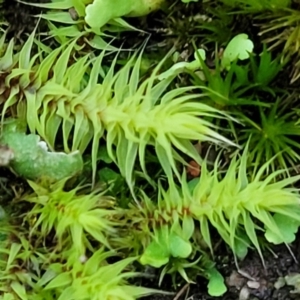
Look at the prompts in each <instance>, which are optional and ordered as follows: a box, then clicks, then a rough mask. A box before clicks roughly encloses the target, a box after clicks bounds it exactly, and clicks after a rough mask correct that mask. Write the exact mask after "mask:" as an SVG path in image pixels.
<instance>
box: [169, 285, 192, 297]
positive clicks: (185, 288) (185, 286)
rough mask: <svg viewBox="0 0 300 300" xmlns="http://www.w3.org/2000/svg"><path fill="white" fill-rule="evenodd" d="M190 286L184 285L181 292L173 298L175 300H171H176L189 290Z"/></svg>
mask: <svg viewBox="0 0 300 300" xmlns="http://www.w3.org/2000/svg"><path fill="white" fill-rule="evenodd" d="M189 286H190V284H189V283H186V284H185V285H184V286H183V287H182V288H181V290H180V291H179V292H178V293H177V295H176V296H175V298H174V299H173V300H178V299H179V297H180V296H181V295H182V294H183V293H184V292H185V291H186V290H187V289H188V288H189Z"/></svg>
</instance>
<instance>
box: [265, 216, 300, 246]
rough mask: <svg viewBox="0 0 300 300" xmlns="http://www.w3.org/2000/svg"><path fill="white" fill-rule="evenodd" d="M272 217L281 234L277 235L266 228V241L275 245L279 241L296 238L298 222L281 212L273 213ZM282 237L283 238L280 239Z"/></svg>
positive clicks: (289, 241) (290, 241)
mask: <svg viewBox="0 0 300 300" xmlns="http://www.w3.org/2000/svg"><path fill="white" fill-rule="evenodd" d="M273 219H274V221H275V223H276V225H277V226H278V229H279V230H280V232H281V236H278V234H276V233H275V232H273V231H271V230H270V229H269V228H267V229H266V233H265V237H266V239H267V240H268V242H270V243H273V244H275V245H278V244H281V243H287V244H289V243H292V242H293V241H294V240H295V238H296V236H295V234H296V233H297V231H298V228H299V226H300V224H299V222H297V221H296V220H294V219H291V218H289V217H287V216H284V215H282V214H275V215H274V216H273ZM282 238H284V240H282Z"/></svg>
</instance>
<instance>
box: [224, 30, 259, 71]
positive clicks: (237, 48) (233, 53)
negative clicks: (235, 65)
mask: <svg viewBox="0 0 300 300" xmlns="http://www.w3.org/2000/svg"><path fill="white" fill-rule="evenodd" d="M253 48H254V44H253V42H252V41H251V40H249V39H248V35H247V34H245V33H241V34H238V35H236V36H235V37H234V38H233V39H232V40H231V41H230V42H229V43H228V45H227V47H226V48H225V50H224V53H223V58H222V67H223V68H229V67H230V64H231V62H233V61H235V60H236V59H240V60H245V59H247V58H249V56H250V55H249V53H252V51H253Z"/></svg>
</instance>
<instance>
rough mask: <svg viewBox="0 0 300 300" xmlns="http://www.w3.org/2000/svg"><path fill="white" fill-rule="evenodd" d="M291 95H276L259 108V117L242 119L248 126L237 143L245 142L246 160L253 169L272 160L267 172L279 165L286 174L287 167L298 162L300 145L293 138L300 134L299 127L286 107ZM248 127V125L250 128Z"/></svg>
mask: <svg viewBox="0 0 300 300" xmlns="http://www.w3.org/2000/svg"><path fill="white" fill-rule="evenodd" d="M291 99H292V97H290V99H289V97H288V96H287V98H284V97H279V98H277V100H276V102H275V103H274V104H272V105H271V107H270V108H262V107H259V108H258V110H259V117H260V118H259V120H258V121H257V122H255V121H254V120H251V119H250V118H247V119H246V118H245V121H246V123H247V124H249V125H248V126H247V128H245V129H244V130H243V131H242V132H243V134H242V135H241V136H240V142H241V143H242V141H244V144H246V143H247V142H248V139H249V136H250V141H249V150H250V152H249V155H248V156H249V161H250V163H251V164H252V165H254V166H255V168H256V169H258V168H260V166H261V164H262V163H264V162H265V161H269V160H270V159H271V158H272V157H273V156H275V155H276V158H275V159H273V160H272V161H271V162H270V163H269V164H268V166H267V168H266V170H265V171H266V172H267V173H269V172H270V171H271V172H274V171H275V170H276V169H278V168H281V169H285V170H286V174H289V168H291V167H295V166H296V165H297V164H298V161H299V159H300V155H299V154H298V151H299V149H300V144H299V143H298V142H297V140H296V139H295V137H297V136H300V126H299V125H298V124H297V119H296V114H295V112H294V111H290V112H289V110H288V108H289V106H291V105H292V101H291ZM250 126H251V127H250Z"/></svg>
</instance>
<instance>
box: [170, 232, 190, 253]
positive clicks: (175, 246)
mask: <svg viewBox="0 0 300 300" xmlns="http://www.w3.org/2000/svg"><path fill="white" fill-rule="evenodd" d="M169 248H170V254H171V255H172V256H173V257H182V258H187V257H188V256H189V255H190V254H191V253H192V246H191V244H190V243H189V242H187V241H185V240H184V239H183V238H181V237H180V236H179V235H177V234H175V233H174V232H172V233H171V234H170V237H169Z"/></svg>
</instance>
